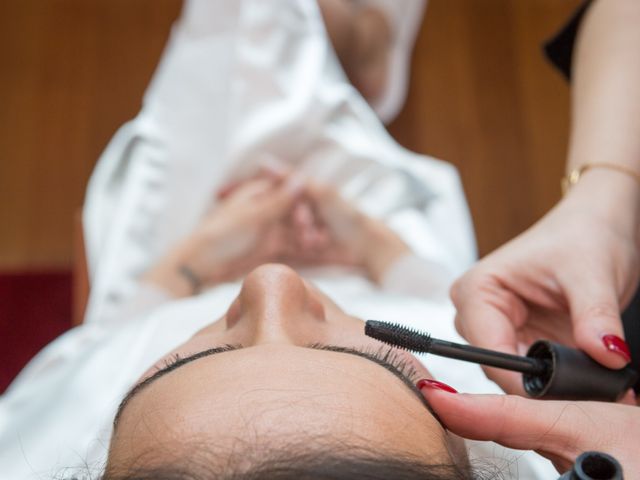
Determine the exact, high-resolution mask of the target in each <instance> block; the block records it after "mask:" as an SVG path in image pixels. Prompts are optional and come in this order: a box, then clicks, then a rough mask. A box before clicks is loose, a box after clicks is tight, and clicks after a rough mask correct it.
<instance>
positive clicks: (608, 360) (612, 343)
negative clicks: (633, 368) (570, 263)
mask: <svg viewBox="0 0 640 480" xmlns="http://www.w3.org/2000/svg"><path fill="white" fill-rule="evenodd" d="M614 283H615V282H614V281H613V279H610V278H606V276H604V278H603V276H597V275H589V276H588V278H586V277H583V278H581V280H580V281H577V280H576V281H572V282H569V284H570V285H572V288H571V289H567V290H566V295H567V298H568V300H569V307H570V311H571V320H572V323H573V336H574V338H575V341H576V345H577V346H578V348H580V349H582V350H584V351H585V352H586V353H587V354H588V355H589V356H590V357H591V358H593V359H594V360H596V361H597V362H598V363H601V364H602V365H604V366H606V367H609V368H615V369H617V368H622V367H624V366H625V365H626V364H628V363H629V362H630V361H631V351H630V350H629V346H628V345H627V343H626V342H625V341H624V332H623V328H622V322H621V319H620V307H619V303H618V296H617V294H616V291H615V288H614ZM573 286H575V287H573Z"/></svg>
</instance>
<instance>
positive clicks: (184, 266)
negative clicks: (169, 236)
mask: <svg viewBox="0 0 640 480" xmlns="http://www.w3.org/2000/svg"><path fill="white" fill-rule="evenodd" d="M197 246H198V242H197V241H195V239H189V240H187V241H185V242H183V243H182V244H180V245H178V246H177V247H175V248H174V249H173V250H172V251H171V252H169V253H168V254H167V255H166V256H165V257H164V258H163V259H162V260H161V261H160V262H158V263H157V264H156V265H155V266H154V267H153V268H151V269H150V270H149V271H148V272H147V273H146V274H145V275H144V276H143V278H142V280H143V281H144V282H146V283H150V284H153V285H156V286H158V287H161V288H163V289H164V290H166V291H167V292H168V293H170V294H171V295H172V296H173V297H176V298H181V297H189V296H192V295H195V294H197V293H198V292H199V291H200V290H201V289H202V286H203V285H204V283H205V278H204V276H203V275H202V273H201V272H199V271H197V269H196V268H195V265H198V263H199V262H198V260H197Z"/></svg>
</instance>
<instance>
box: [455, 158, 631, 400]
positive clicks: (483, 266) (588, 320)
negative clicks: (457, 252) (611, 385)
mask: <svg viewBox="0 0 640 480" xmlns="http://www.w3.org/2000/svg"><path fill="white" fill-rule="evenodd" d="M638 196H639V194H638V189H637V186H636V184H635V182H634V180H633V179H630V178H628V177H627V176H625V175H621V174H620V173H618V172H611V171H608V170H604V169H603V170H595V169H594V170H593V171H589V172H587V173H585V174H584V176H583V178H582V179H581V180H580V182H579V183H578V184H577V185H575V186H574V187H573V189H572V190H571V191H570V192H569V194H568V195H567V196H566V197H565V198H564V199H563V200H562V201H561V202H560V203H559V204H558V205H557V206H556V207H555V208H554V209H553V210H551V211H550V212H549V213H548V214H547V215H546V216H545V217H543V218H542V220H540V221H539V222H538V223H536V224H535V225H534V226H533V227H531V228H530V229H529V230H527V231H526V232H524V233H523V234H521V235H520V236H518V237H516V238H515V239H514V240H512V241H511V242H509V243H507V244H506V245H504V246H503V247H501V248H499V249H498V250H496V251H495V252H493V253H491V254H490V255H488V256H487V257H485V258H484V259H483V260H482V261H480V262H479V263H478V264H477V265H476V266H475V267H474V268H472V269H471V270H470V271H469V272H468V273H466V274H465V275H464V276H462V277H461V278H460V279H459V280H458V281H457V282H456V283H455V284H454V286H453V288H452V289H451V298H452V300H453V302H454V304H455V306H456V308H457V317H456V328H457V329H458V331H459V332H460V334H461V335H462V336H463V337H465V338H466V339H467V340H468V341H469V342H470V343H471V344H473V345H477V346H480V347H485V348H490V349H494V350H500V351H503V352H508V353H519V354H524V353H525V352H526V350H527V349H528V347H529V346H530V345H531V344H532V343H533V342H534V341H535V340H538V339H541V338H545V339H550V340H555V341H558V342H560V343H564V344H566V345H569V346H577V347H578V348H580V349H582V350H584V351H585V352H586V353H587V354H589V355H590V356H591V357H592V358H594V359H595V360H596V361H598V362H600V363H601V364H603V365H605V366H607V367H609V368H622V367H623V366H625V365H626V364H627V363H628V362H629V360H630V357H629V350H628V347H627V345H626V343H625V342H624V340H623V337H624V334H623V329H622V325H621V320H620V313H619V312H620V311H621V309H622V308H623V307H624V306H625V305H626V304H627V303H628V302H629V300H630V298H631V296H632V295H633V293H634V291H635V288H636V286H637V279H638V272H639V261H638V244H637V242H636V235H637V232H638V212H637V210H638V204H639V203H640V201H639V198H638ZM485 372H486V373H487V375H488V376H489V377H490V378H491V379H492V380H494V381H496V382H497V383H498V384H499V385H500V386H501V387H502V388H503V389H504V390H505V391H507V392H509V393H519V394H523V393H524V392H523V389H522V381H521V375H520V374H516V373H512V372H507V371H504V370H498V369H491V368H486V369H485Z"/></svg>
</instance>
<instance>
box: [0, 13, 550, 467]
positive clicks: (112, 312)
mask: <svg viewBox="0 0 640 480" xmlns="http://www.w3.org/2000/svg"><path fill="white" fill-rule="evenodd" d="M390 1H392V0H390ZM123 75H126V72H123ZM266 157H275V158H277V159H279V160H280V161H284V162H287V163H289V164H291V165H295V166H296V167H297V168H299V169H301V170H303V171H305V172H307V173H308V174H309V175H313V176H314V177H315V178H320V179H323V180H325V181H327V182H330V183H332V184H334V185H336V186H337V187H339V188H340V190H341V191H342V193H343V194H344V195H345V196H346V197H348V198H351V199H353V200H354V201H356V202H357V203H358V204H359V205H360V206H361V207H362V208H363V209H364V210H366V211H367V212H369V213H370V214H371V215H374V216H377V217H381V218H384V219H385V221H387V222H388V224H389V225H390V226H391V227H392V228H394V229H395V230H396V231H397V232H398V233H399V234H400V235H401V236H402V237H403V238H404V239H405V240H406V241H407V242H408V243H409V244H410V245H411V246H412V248H413V249H414V251H415V252H416V255H418V256H419V257H420V260H419V261H416V259H415V258H411V257H409V258H405V259H403V260H401V261H399V262H398V263H397V264H396V265H395V266H393V267H392V269H391V270H390V271H389V272H388V273H387V275H386V278H385V279H384V285H383V287H384V291H381V290H380V289H378V288H376V287H374V286H373V285H371V284H370V283H369V282H367V281H366V280H365V279H363V278H361V277H359V276H358V275H357V274H356V273H355V272H352V271H348V270H344V269H337V268H332V269H316V270H313V271H311V270H310V271H307V272H304V274H305V275H306V276H308V277H309V278H311V279H312V280H313V281H315V282H316V284H317V285H318V286H319V287H320V288H321V289H322V290H324V291H325V292H326V293H328V294H329V296H331V297H332V298H333V299H334V300H335V301H336V302H337V303H338V304H339V305H340V306H342V307H343V308H344V309H346V310H347V311H348V312H349V313H351V314H354V315H357V316H360V317H361V318H375V319H381V320H389V321H395V322H400V323H404V324H407V325H410V326H414V327H417V328H421V329H423V330H426V331H429V332H430V333H432V334H433V335H434V336H436V337H440V338H446V339H451V340H454V341H461V339H460V338H459V337H458V336H457V334H456V333H455V330H454V328H453V315H454V312H453V307H452V306H451V304H450V302H449V301H448V299H447V298H446V294H445V293H444V292H446V289H447V286H448V285H449V283H450V281H451V279H452V278H454V277H455V276H456V275H458V274H460V273H461V272H462V271H464V270H465V269H466V268H468V267H469V265H470V264H471V263H472V262H473V261H474V259H475V255H476V253H475V247H474V238H473V231H472V225H471V221H470V217H469V213H468V210H467V205H466V202H465V199H464V195H463V192H462V188H461V185H460V182H459V178H458V176H457V173H456V171H455V169H454V168H453V167H452V166H451V165H449V164H447V163H444V162H441V161H438V160H435V159H433V158H430V157H426V156H424V155H417V154H414V153H411V152H409V151H407V150H405V149H403V148H402V147H400V146H399V145H398V144H397V143H395V142H394V141H393V140H392V138H391V137H390V136H389V135H388V133H387V132H386V130H385V129H384V128H383V126H382V125H381V123H380V122H379V120H378V119H377V117H376V116H375V114H374V113H373V112H372V110H371V109H370V108H369V107H368V105H367V104H366V102H365V101H364V100H363V99H362V98H361V96H360V95H359V94H358V92H357V91H356V90H355V89H354V88H353V87H352V86H351V85H350V84H349V83H348V81H347V80H346V78H345V75H344V73H343V72H342V70H341V68H340V65H339V63H338V61H337V59H336V57H335V54H334V52H333V50H332V48H331V45H330V43H329V41H328V38H327V34H326V31H325V29H324V25H323V23H322V18H321V15H320V12H319V10H318V7H317V5H316V3H315V1H314V0H297V1H295V2H292V1H290V0H269V1H268V2H266V1H264V0H234V1H228V0H191V1H188V2H187V3H186V4H185V8H184V11H183V14H182V16H181V18H180V20H179V21H178V22H176V25H175V26H174V28H173V32H172V35H171V38H170V41H169V44H168V46H167V48H166V51H165V53H164V55H163V58H162V61H161V63H160V65H159V67H158V70H157V72H156V74H155V75H154V78H153V81H152V83H151V85H150V87H149V89H148V90H147V92H146V94H145V98H144V104H143V108H142V110H141V112H140V114H139V115H138V116H137V117H136V118H135V119H134V120H132V121H131V122H129V123H127V124H126V125H124V126H123V127H122V128H121V129H120V131H119V132H118V133H117V134H116V135H115V137H114V138H113V140H112V142H111V143H110V145H109V146H108V148H107V149H106V151H105V152H104V154H103V156H102V157H101V159H100V161H99V162H98V165H97V166H96V169H95V171H94V174H93V176H92V178H91V181H90V184H89V188H88V192H87V198H86V204H85V210H84V217H83V218H84V225H85V237H86V242H87V245H86V248H87V255H88V263H89V271H90V281H91V296H90V301H89V306H88V310H87V315H86V320H85V323H84V324H83V325H82V326H80V327H77V328H75V329H73V330H71V331H70V332H68V333H66V334H65V335H63V336H62V337H60V338H59V339H57V340H56V341H54V342H52V343H51V344H50V345H49V346H48V347H46V348H45V349H44V350H43V351H42V352H40V353H39V354H38V356H37V357H36V358H35V359H34V360H33V361H32V362H31V363H30V364H29V365H28V366H27V367H26V368H25V369H24V370H23V372H22V373H21V374H20V376H19V377H18V378H17V379H16V380H15V381H14V383H13V384H12V385H11V386H10V388H9V389H8V390H7V392H6V393H5V394H4V395H3V396H2V397H0V480H4V479H6V480H21V479H36V478H50V477H51V476H54V475H61V474H63V475H64V474H65V473H69V475H70V474H71V473H72V472H76V471H77V470H78V469H80V470H82V466H84V465H87V466H88V467H89V468H90V469H92V470H94V471H99V469H100V467H101V466H102V465H103V463H104V460H105V458H106V451H107V447H108V442H109V438H110V433H111V421H112V418H113V415H114V412H115V409H116V407H117V405H118V403H119V401H120V400H121V398H122V397H123V395H124V394H125V392H126V391H127V390H128V389H129V388H130V387H131V385H132V384H133V383H134V382H135V381H136V379H137V378H139V376H140V375H141V374H142V373H143V372H144V371H145V370H146V369H147V368H148V367H149V366H150V365H151V364H152V363H153V362H154V361H155V360H157V359H158V358H159V357H160V356H162V355H163V354H164V353H166V352H167V351H168V350H171V349H173V348H174V347H175V346H177V345H178V344H180V343H182V342H183V341H185V340H186V339H187V338H189V337H190V336H191V335H192V334H193V333H194V332H195V331H197V330H198V329H200V328H201V327H202V326H204V325H206V324H208V323H210V322H211V321H212V319H215V318H217V317H218V316H220V315H221V314H222V313H223V312H224V311H225V310H226V308H227V307H228V305H229V303H230V301H231V299H232V298H233V297H234V296H235V295H236V294H237V292H238V289H239V283H230V284H225V285H220V286H218V287H216V288H214V289H212V290H210V291H207V292H205V293H203V294H202V295H199V296H197V297H193V298H189V299H185V300H179V301H172V300H171V299H170V298H168V297H167V296H166V295H165V294H164V293H163V292H161V291H157V290H154V289H152V288H148V287H141V286H140V285H139V284H138V281H137V278H138V276H139V274H140V272H143V271H145V270H146V269H147V268H149V266H150V265H152V264H153V262H154V261H156V260H157V259H158V258H159V257H160V256H161V255H162V254H163V253H164V252H166V251H167V249H169V248H170V247H171V245H173V244H174V243H175V242H176V241H178V240H179V239H180V238H182V237H183V236H184V235H186V234H187V233H188V232H189V231H190V230H191V229H192V228H193V227H194V225H195V224H196V222H197V221H198V219H199V218H200V216H201V215H202V213H203V212H204V210H205V209H206V208H207V206H208V205H209V204H210V201H211V198H212V196H213V192H215V191H216V190H217V188H219V187H220V186H221V185H222V184H224V183H225V182H227V181H229V180H230V179H233V178H241V177H242V176H244V175H248V174H250V173H251V172H253V171H255V170H256V168H258V165H259V163H260V160H261V159H263V158H266ZM422 360H423V361H424V363H425V364H426V366H427V367H428V368H429V369H430V370H431V372H432V373H433V374H434V376H435V377H436V378H438V379H441V380H443V381H445V382H447V383H449V384H451V385H453V386H455V387H456V388H458V389H459V390H462V391H466V392H485V393H486V392H498V391H499V389H498V388H497V387H496V386H495V385H494V384H493V383H492V382H490V381H488V380H487V379H486V378H485V377H484V375H483V374H482V372H481V370H480V369H479V367H478V366H476V365H472V364H466V363H463V362H456V361H452V360H447V359H442V358H438V357H433V356H432V357H428V358H427V359H424V358H423V359H422ZM471 450H472V455H474V456H477V457H481V458H483V459H487V461H489V462H493V463H496V464H497V466H498V468H500V469H501V470H502V471H503V473H504V474H505V476H506V477H507V478H509V477H510V475H511V476H513V477H514V478H516V476H517V478H526V479H529V478H530V479H548V478H553V473H551V472H554V470H553V468H552V467H551V466H550V464H549V463H548V462H546V461H545V460H543V459H541V458H540V457H537V456H536V455H535V454H533V453H530V452H529V453H526V454H525V453H522V452H513V451H508V450H506V449H503V448H501V447H499V446H497V445H495V444H492V443H484V444H475V443H474V444H473V445H472V446H471ZM488 457H490V458H488Z"/></svg>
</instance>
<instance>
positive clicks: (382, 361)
mask: <svg viewBox="0 0 640 480" xmlns="http://www.w3.org/2000/svg"><path fill="white" fill-rule="evenodd" d="M242 348H244V347H242V346H240V345H223V346H221V347H216V348H210V349H208V350H203V351H201V352H198V353H194V354H193V355H189V356H187V357H184V358H179V357H177V356H176V357H175V360H174V361H171V360H168V361H167V362H171V363H170V364H168V365H166V366H165V367H163V368H161V369H160V370H158V371H157V372H155V373H154V374H153V375H151V376H150V377H148V378H146V379H144V380H143V381H142V382H140V383H138V384H137V385H135V386H134V387H133V388H131V389H130V390H129V391H128V392H127V394H126V395H125V396H124V398H123V399H122V401H121V402H120V405H118V409H117V411H116V416H115V418H114V420H113V428H114V430H115V429H116V428H117V426H118V420H120V417H121V416H122V412H123V411H124V408H125V407H126V406H127V404H128V403H129V402H130V401H131V400H132V399H133V398H134V397H135V396H136V395H137V394H138V393H140V392H141V391H142V390H144V389H145V388H147V387H148V386H149V385H151V384H152V383H153V382H155V381H156V380H158V379H159V378H161V377H163V376H165V375H167V374H168V373H170V372H173V371H174V370H177V369H178V368H180V367H183V366H185V365H187V364H189V363H192V362H195V361H196V360H200V359H201V358H205V357H210V356H212V355H216V354H218V353H223V352H230V351H233V350H240V349H242ZM307 348H311V349H314V350H322V351H328V352H336V353H346V354H349V355H355V356H357V357H361V358H365V359H367V360H369V361H371V362H373V363H375V364H376V365H380V366H381V367H383V368H384V369H385V370H387V371H389V372H391V373H392V374H393V375H395V376H396V377H397V378H399V379H400V380H401V381H402V383H404V385H405V386H406V387H407V388H408V389H409V390H411V393H413V394H414V395H415V396H416V397H417V398H418V399H419V400H420V402H421V403H422V404H423V405H424V406H425V407H426V408H427V410H429V412H430V413H431V414H432V415H433V416H434V417H435V418H436V419H438V415H437V414H436V412H435V410H433V409H432V408H431V405H430V404H429V402H428V401H427V399H426V398H425V397H424V395H422V393H421V392H420V390H419V389H418V388H417V387H416V385H415V384H414V382H413V381H411V379H410V378H409V377H408V376H407V375H405V374H404V373H403V372H402V371H401V370H400V369H399V368H398V367H396V366H395V365H394V364H393V363H391V361H389V358H390V354H391V352H392V350H389V352H388V353H386V354H384V355H383V356H382V357H378V356H377V355H376V354H374V353H372V352H367V351H362V350H358V349H356V348H350V347H340V346H337V345H323V344H312V345H308V346H307ZM438 421H439V419H438Z"/></svg>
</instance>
